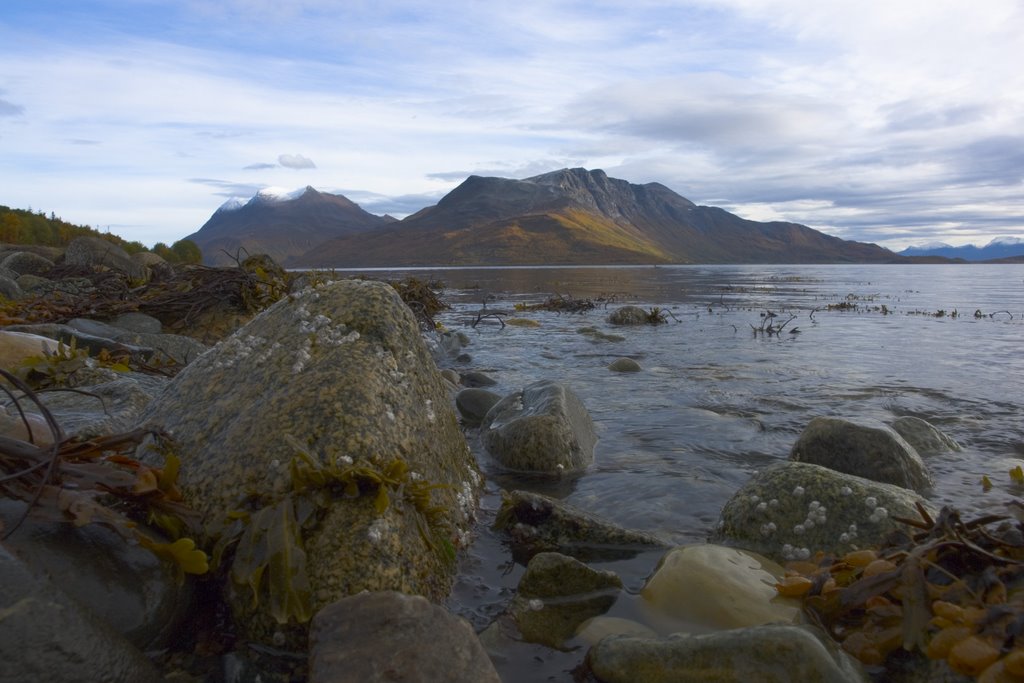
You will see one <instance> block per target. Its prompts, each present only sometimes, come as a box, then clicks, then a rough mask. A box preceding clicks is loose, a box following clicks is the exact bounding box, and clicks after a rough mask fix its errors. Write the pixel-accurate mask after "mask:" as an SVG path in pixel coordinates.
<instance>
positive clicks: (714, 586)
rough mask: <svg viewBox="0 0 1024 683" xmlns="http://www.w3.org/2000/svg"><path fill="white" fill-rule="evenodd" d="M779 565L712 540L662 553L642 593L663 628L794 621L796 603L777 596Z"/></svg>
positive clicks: (703, 629) (718, 627)
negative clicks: (719, 544)
mask: <svg viewBox="0 0 1024 683" xmlns="http://www.w3.org/2000/svg"><path fill="white" fill-rule="evenodd" d="M784 573H785V572H784V570H783V568H782V567H781V566H780V565H779V564H777V563H775V562H774V561H772V560H769V559H768V558H766V557H762V556H760V555H758V554H757V553H752V552H750V551H746V550H738V549H735V548H726V547H723V546H718V545H712V544H697V545H690V546H682V547H679V548H674V549H672V550H670V551H669V552H668V553H667V554H666V555H665V557H663V558H662V560H661V562H660V563H659V565H658V569H657V571H655V573H654V576H652V577H651V578H650V579H648V581H647V583H646V584H645V585H644V587H643V590H642V591H641V592H640V595H641V597H642V598H643V604H644V606H645V607H646V608H647V609H646V612H647V614H648V615H649V616H650V619H651V624H652V625H654V626H655V627H656V629H657V630H658V631H661V632H662V633H674V632H680V631H686V632H691V633H702V632H706V631H710V630H721V629H730V628H740V627H742V626H757V625H760V624H769V623H774V622H780V623H792V622H793V621H794V619H796V617H797V615H798V614H799V613H800V606H799V603H798V602H796V601H794V600H792V599H788V598H782V597H779V595H778V592H777V591H776V589H775V584H776V583H777V582H778V581H779V579H781V578H782V577H783V575H784Z"/></svg>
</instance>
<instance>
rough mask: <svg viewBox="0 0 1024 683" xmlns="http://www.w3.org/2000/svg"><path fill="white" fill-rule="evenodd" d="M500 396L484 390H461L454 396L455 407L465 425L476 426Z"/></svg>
mask: <svg viewBox="0 0 1024 683" xmlns="http://www.w3.org/2000/svg"><path fill="white" fill-rule="evenodd" d="M500 400H501V396H499V395H498V394H496V393H494V392H493V391H487V390H486V389H463V390H462V391H460V392H459V393H457V394H456V395H455V407H456V408H457V409H458V411H459V415H461V416H462V419H463V420H465V422H466V423H467V424H470V425H478V424H480V423H481V422H482V421H483V419H484V416H485V415H487V411H489V410H490V409H491V408H493V407H494V404H496V403H497V402H498V401H500Z"/></svg>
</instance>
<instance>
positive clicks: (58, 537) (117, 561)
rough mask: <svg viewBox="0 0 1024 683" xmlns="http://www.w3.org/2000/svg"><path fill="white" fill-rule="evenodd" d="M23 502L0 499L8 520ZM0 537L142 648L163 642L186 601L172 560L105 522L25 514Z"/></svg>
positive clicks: (185, 586)
mask: <svg viewBox="0 0 1024 683" xmlns="http://www.w3.org/2000/svg"><path fill="white" fill-rule="evenodd" d="M24 510H25V503H23V502H21V501H16V500H10V499H2V500H0V520H3V523H4V525H5V528H7V529H11V528H13V527H14V525H15V524H16V523H17V521H18V520H19V519H20V518H21V516H22V514H23V513H24ZM4 545H5V546H6V547H7V549H8V550H10V551H11V552H12V553H14V554H15V555H16V556H17V557H18V558H19V559H20V560H21V561H22V562H24V563H25V564H26V565H27V566H29V567H31V569H32V571H33V573H36V574H39V575H45V576H47V577H49V578H50V579H51V580H53V581H54V582H56V583H57V584H58V585H59V586H60V587H61V589H62V590H63V591H64V592H66V593H67V594H68V595H70V596H71V597H72V598H74V599H75V600H77V601H78V602H79V603H81V604H82V605H83V606H85V607H86V608H88V609H89V611H91V612H92V613H93V614H95V615H96V616H98V617H100V618H102V619H103V620H104V621H105V622H106V623H108V624H110V625H111V626H112V627H113V628H114V629H115V630H117V631H118V632H119V633H121V635H123V636H124V637H125V638H127V639H128V641H129V642H131V643H132V644H133V645H135V646H136V647H138V648H139V649H141V650H147V649H160V648H164V647H167V646H168V645H169V644H170V642H171V639H172V637H173V636H174V635H175V633H176V631H177V629H178V627H179V626H180V625H181V623H182V620H183V619H184V617H185V615H186V613H187V610H188V608H189V606H190V602H191V595H192V584H191V582H182V583H179V581H178V576H177V572H176V571H175V568H174V567H173V566H172V565H171V564H170V563H167V562H163V561H161V560H160V559H158V558H157V557H156V555H154V554H153V553H151V552H150V551H149V550H146V549H145V548H143V547H142V546H140V545H138V544H137V543H134V542H131V543H130V542H128V541H126V540H125V539H124V537H122V536H121V535H120V534H118V533H117V532H115V531H113V530H112V529H110V528H108V527H106V526H104V525H102V524H86V525H84V526H80V527H79V526H75V525H73V524H70V523H68V522H66V521H63V520H61V521H56V520H50V519H43V518H41V517H40V516H37V515H35V514H30V515H28V516H27V517H25V519H24V521H22V523H21V525H20V526H19V527H18V528H17V529H16V530H15V532H14V533H13V534H11V535H10V536H8V537H7V538H6V539H5V540H4Z"/></svg>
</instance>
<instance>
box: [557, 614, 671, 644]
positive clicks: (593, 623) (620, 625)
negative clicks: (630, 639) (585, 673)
mask: <svg viewBox="0 0 1024 683" xmlns="http://www.w3.org/2000/svg"><path fill="white" fill-rule="evenodd" d="M608 636H634V637H638V638H657V637H658V634H657V633H656V632H655V631H654V630H653V629H651V628H650V627H649V626H645V625H644V624H641V623H640V622H638V621H633V620H632V619H623V618H622V617H609V616H605V615H601V616H597V617H591V618H590V619H587V620H586V621H585V622H583V623H582V624H580V626H579V628H578V629H576V641H578V642H581V643H584V644H585V645H590V646H593V645H597V644H598V643H599V642H601V640H603V639H605V638H607V637H608Z"/></svg>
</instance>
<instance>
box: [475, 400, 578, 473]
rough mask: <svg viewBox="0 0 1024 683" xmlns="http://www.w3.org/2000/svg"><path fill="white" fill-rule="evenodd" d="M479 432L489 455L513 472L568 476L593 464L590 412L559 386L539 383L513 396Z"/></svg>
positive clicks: (500, 404)
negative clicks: (548, 473)
mask: <svg viewBox="0 0 1024 683" xmlns="http://www.w3.org/2000/svg"><path fill="white" fill-rule="evenodd" d="M481 430H482V438H483V441H484V445H485V446H486V447H487V451H488V453H490V454H491V455H492V456H494V459H495V460H497V461H498V462H499V463H501V464H502V465H503V466H504V467H507V468H509V469H512V470H518V471H524V472H550V473H567V472H574V471H577V470H582V469H584V468H586V467H587V466H588V465H590V464H591V463H592V462H593V461H594V445H595V444H596V443H597V434H596V433H595V432H594V423H593V422H592V421H591V419H590V413H588V412H587V409H586V408H585V407H584V406H583V402H582V401H580V399H579V397H577V396H576V394H575V393H573V392H572V390H571V389H569V388H568V387H567V386H565V385H564V384H560V383H558V382H552V381H550V380H541V381H540V382H534V383H533V384H530V385H527V386H526V387H523V389H522V390H520V391H517V392H515V393H512V394H509V395H508V396H506V397H505V398H503V399H501V400H500V401H499V402H498V403H497V404H495V405H494V407H493V408H491V409H490V411H488V413H487V415H486V416H485V417H484V419H483V422H482V424H481Z"/></svg>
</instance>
